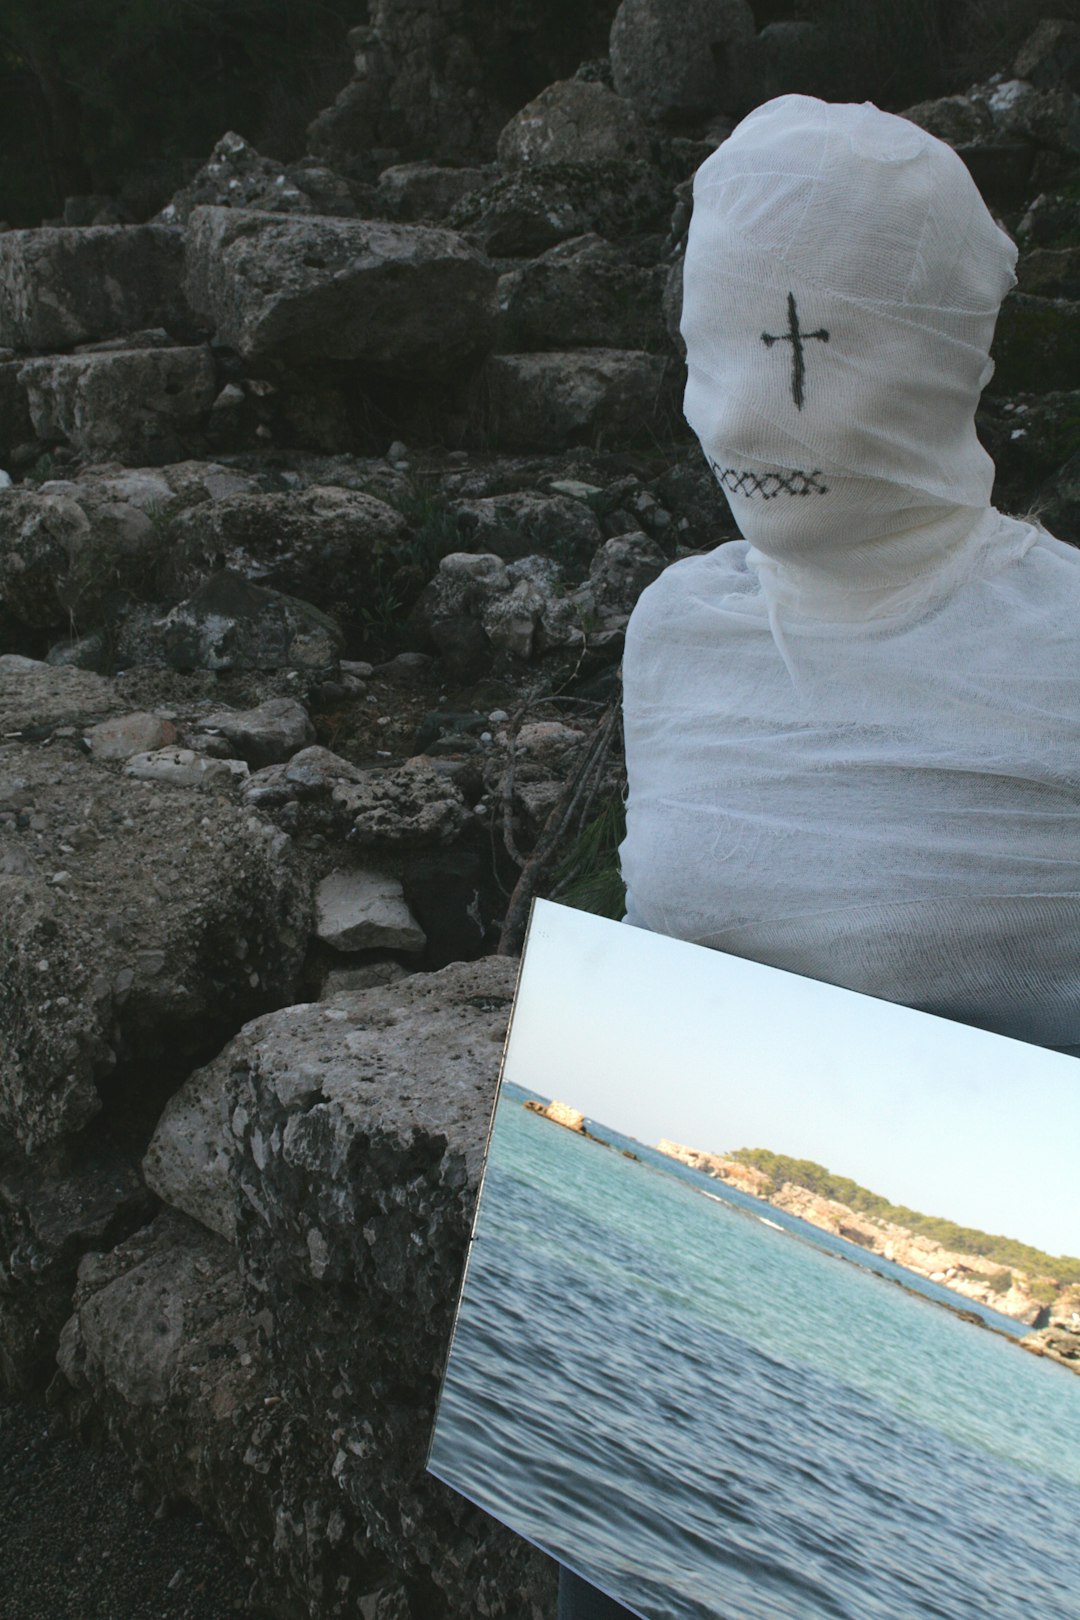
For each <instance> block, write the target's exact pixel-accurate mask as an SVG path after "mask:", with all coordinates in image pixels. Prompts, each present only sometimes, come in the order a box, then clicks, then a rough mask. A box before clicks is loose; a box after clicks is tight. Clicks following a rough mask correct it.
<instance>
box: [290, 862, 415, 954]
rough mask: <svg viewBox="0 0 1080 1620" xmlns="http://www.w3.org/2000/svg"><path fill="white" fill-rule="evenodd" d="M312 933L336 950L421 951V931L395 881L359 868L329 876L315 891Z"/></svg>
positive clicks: (378, 873) (382, 874)
mask: <svg viewBox="0 0 1080 1620" xmlns="http://www.w3.org/2000/svg"><path fill="white" fill-rule="evenodd" d="M315 915H316V926H315V931H316V933H317V935H318V937H319V939H321V940H322V942H323V944H324V945H330V946H332V947H333V948H334V950H336V951H370V950H384V951H422V950H423V949H424V946H425V945H426V944H427V940H426V938H425V937H424V931H423V929H422V928H421V927H420V925H419V923H418V922H417V921H416V918H415V917H414V916H413V914H412V912H411V911H410V910H409V907H408V905H407V904H406V902H405V894H404V891H403V889H402V887H401V884H400V883H399V881H398V879H397V878H394V877H389V876H387V875H386V874H385V873H383V872H369V871H366V870H365V869H363V868H355V869H353V870H351V871H341V870H338V871H334V872H331V873H330V874H329V875H328V876H327V877H324V878H323V880H322V882H321V883H320V884H319V886H318V888H317V889H316V890H315Z"/></svg>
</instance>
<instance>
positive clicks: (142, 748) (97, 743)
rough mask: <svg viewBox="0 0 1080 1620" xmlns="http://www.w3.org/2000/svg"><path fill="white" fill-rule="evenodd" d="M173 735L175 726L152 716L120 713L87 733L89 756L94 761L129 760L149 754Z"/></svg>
mask: <svg viewBox="0 0 1080 1620" xmlns="http://www.w3.org/2000/svg"><path fill="white" fill-rule="evenodd" d="M170 733H171V734H172V736H173V737H175V736H176V727H175V726H173V725H169V724H168V723H167V722H166V721H164V720H162V719H160V718H159V717H158V716H157V715H155V714H143V713H137V714H122V715H116V716H115V717H114V718H113V719H111V720H103V721H102V722H101V724H100V725H97V726H93V727H91V729H90V730H89V731H88V732H87V733H86V741H87V742H88V743H89V745H90V757H91V759H96V760H102V761H103V760H113V759H130V758H131V756H132V754H147V753H151V752H153V751H154V750H156V749H158V748H162V747H164V745H165V744H166V743H167V742H168V741H169V740H170Z"/></svg>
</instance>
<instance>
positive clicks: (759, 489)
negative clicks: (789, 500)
mask: <svg viewBox="0 0 1080 1620" xmlns="http://www.w3.org/2000/svg"><path fill="white" fill-rule="evenodd" d="M709 466H710V467H711V468H712V470H713V472H714V474H715V475H716V480H717V482H718V483H719V484H721V485H722V486H723V488H724V489H727V490H730V491H731V493H732V494H733V495H743V496H745V497H746V498H747V500H750V499H752V498H753V497H754V496H755V495H757V496H760V497H761V499H762V500H763V501H774V500H775V499H776V497H777V496H778V495H827V494H828V493H829V489H828V485H827V484H823V483H822V482H821V479H822V476H823V474H822V470H821V468H820V467H815V468H814V470H813V472H803V471H802V470H801V469H800V468H798V467H793V468H792V469H791V470H790V471H789V472H786V473H755V472H751V471H750V470H749V468H743V469H742V470H740V469H739V468H738V467H720V466H718V465H717V464H716V462H715V461H713V460H711V459H710V461H709Z"/></svg>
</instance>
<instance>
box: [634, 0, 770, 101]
mask: <svg viewBox="0 0 1080 1620" xmlns="http://www.w3.org/2000/svg"><path fill="white" fill-rule="evenodd" d="M754 32H755V27H754V18H753V13H752V12H751V10H750V7H749V6H748V5H747V4H746V3H745V0H622V4H621V5H620V7H619V9H618V11H617V12H616V13H615V20H614V22H613V23H612V25H611V38H610V41H609V48H610V51H611V71H612V76H613V78H614V81H615V89H616V90H617V91H618V93H619V95H620V96H625V97H626V98H627V100H628V101H632V102H634V104H635V105H636V106H638V107H639V108H640V109H641V111H642V112H643V113H644V115H645V117H646V118H650V119H656V120H659V121H665V120H666V121H669V122H678V121H679V120H684V119H692V118H695V117H700V116H701V115H702V114H705V113H710V112H723V111H726V110H727V107H728V103H729V101H730V100H731V98H732V97H733V96H734V95H735V94H736V93H737V88H738V87H737V84H736V82H735V80H734V77H733V75H732V73H731V71H730V67H731V64H730V61H729V53H731V52H732V51H733V49H734V48H737V47H738V46H740V45H742V44H744V43H745V42H746V41H747V40H749V39H751V38H752V37H753V35H754Z"/></svg>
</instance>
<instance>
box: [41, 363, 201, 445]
mask: <svg viewBox="0 0 1080 1620" xmlns="http://www.w3.org/2000/svg"><path fill="white" fill-rule="evenodd" d="M19 382H20V384H21V385H22V387H23V388H24V389H25V392H26V401H27V407H28V410H29V413H30V419H31V421H32V423H33V426H34V432H35V433H36V434H37V436H38V438H39V439H43V440H45V441H46V442H47V443H52V444H56V443H64V444H70V445H72V446H73V447H74V448H75V449H77V450H82V451H86V452H88V453H89V454H91V455H95V456H101V457H106V456H115V457H117V458H119V459H120V460H122V461H127V462H132V463H135V464H136V465H146V466H154V465H161V464H162V463H164V462H168V461H178V460H180V459H181V458H183V457H184V456H185V455H193V454H196V453H197V452H198V451H199V449H201V448H202V447H203V446H204V444H205V436H204V429H205V421H206V413H207V412H208V411H209V409H210V407H211V405H212V404H213V402H214V396H215V394H216V392H217V388H216V383H215V373H214V361H213V357H212V355H211V353H210V350H209V349H208V348H207V347H206V345H205V344H200V345H199V346H198V347H195V348H153V349H121V350H119V351H116V352H109V353H102V354H78V355H50V356H49V357H48V358H43V359H40V360H30V361H28V362H27V363H26V364H25V365H24V366H23V367H22V369H21V371H20V373H19Z"/></svg>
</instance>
